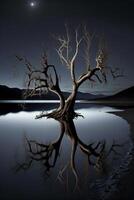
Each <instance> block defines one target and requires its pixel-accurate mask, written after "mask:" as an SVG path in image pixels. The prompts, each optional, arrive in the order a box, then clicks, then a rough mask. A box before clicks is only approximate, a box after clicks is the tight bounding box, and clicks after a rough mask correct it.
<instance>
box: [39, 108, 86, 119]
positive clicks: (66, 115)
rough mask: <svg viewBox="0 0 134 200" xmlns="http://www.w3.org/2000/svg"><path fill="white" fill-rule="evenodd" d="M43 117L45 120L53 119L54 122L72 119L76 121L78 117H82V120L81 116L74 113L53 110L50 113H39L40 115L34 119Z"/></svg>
mask: <svg viewBox="0 0 134 200" xmlns="http://www.w3.org/2000/svg"><path fill="white" fill-rule="evenodd" d="M43 117H46V118H53V119H56V120H66V121H69V120H72V119H77V118H78V117H82V118H84V116H83V115H81V114H80V113H76V112H74V111H72V112H63V110H54V111H53V112H51V113H41V114H40V115H37V116H36V119H41V118H43Z"/></svg>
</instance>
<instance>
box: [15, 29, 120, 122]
mask: <svg viewBox="0 0 134 200" xmlns="http://www.w3.org/2000/svg"><path fill="white" fill-rule="evenodd" d="M93 37H94V35H93V34H90V33H89V32H88V30H87V28H86V27H84V28H82V30H80V28H78V29H76V30H75V33H74V37H70V34H69V31H68V28H67V26H66V35H65V36H63V37H58V38H57V41H58V44H59V46H58V48H57V49H56V51H57V53H58V56H59V58H60V60H61V62H62V64H64V65H65V66H66V67H67V68H68V70H69V72H70V76H71V80H72V92H71V94H70V95H69V96H68V98H67V99H65V97H64V95H63V93H62V91H61V89H60V83H59V82H60V81H59V80H60V78H59V76H58V73H57V70H56V67H55V65H53V64H49V60H48V57H47V55H46V53H43V55H42V57H41V67H40V69H34V68H33V66H32V64H31V63H30V62H29V61H28V60H27V59H26V58H21V57H18V56H16V58H17V59H18V60H19V61H24V63H25V65H26V67H27V90H26V93H25V98H27V97H29V96H33V95H35V94H36V95H37V94H43V93H45V92H48V91H50V92H53V93H55V94H56V95H58V97H59V99H60V105H59V107H58V108H57V109H56V110H54V111H53V112H52V113H49V114H43V115H40V117H43V116H47V117H53V118H55V119H73V118H74V117H77V116H78V114H77V113H75V111H74V105H75V100H76V95H77V92H78V89H79V87H80V86H81V85H82V84H83V83H84V82H85V81H87V80H89V82H91V83H92V82H97V81H98V82H99V83H103V82H105V83H107V75H108V74H109V72H110V74H111V76H112V77H113V79H115V78H118V77H122V75H121V74H119V68H115V69H112V68H111V67H108V66H107V58H108V52H107V48H106V44H105V40H104V39H103V38H102V39H100V41H101V42H100V45H99V48H98V51H97V53H96V58H95V62H96V65H95V66H94V65H92V64H91V43H92V40H93ZM80 51H83V52H84V60H85V61H84V63H83V69H84V71H85V72H83V73H82V74H81V75H80V76H79V77H77V76H76V70H77V64H76V63H77V62H76V61H77V59H78V58H80V59H81V56H82V55H81V53H80Z"/></svg>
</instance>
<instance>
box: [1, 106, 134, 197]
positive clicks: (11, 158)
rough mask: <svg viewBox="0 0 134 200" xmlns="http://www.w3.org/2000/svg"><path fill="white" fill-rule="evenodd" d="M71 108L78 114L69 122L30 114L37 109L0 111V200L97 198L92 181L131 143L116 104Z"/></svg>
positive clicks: (113, 166)
mask: <svg viewBox="0 0 134 200" xmlns="http://www.w3.org/2000/svg"><path fill="white" fill-rule="evenodd" d="M77 107H78V108H77V112H78V113H81V114H82V115H83V117H79V118H78V119H75V120H74V121H72V122H69V123H66V122H59V121H56V120H53V119H46V118H42V119H35V117H36V115H38V114H39V113H40V112H39V111H33V112H25V111H21V112H18V113H8V114H6V115H1V116H0V158H1V164H0V199H1V200H9V199H24V200H29V199H39V200H43V199H47V200H52V199H81V198H83V199H85V200H86V199H95V198H96V199H99V198H100V196H99V195H100V191H99V190H98V189H97V187H96V183H97V182H99V184H100V185H104V183H106V182H107V181H108V179H109V178H110V177H111V176H112V174H113V173H114V172H115V170H118V168H119V167H120V165H121V164H122V163H123V162H124V158H125V156H127V154H128V152H129V151H130V148H131V146H132V145H133V143H132V141H131V137H130V127H129V124H128V123H127V121H125V120H124V119H122V118H121V117H118V116H116V115H115V114H114V113H113V112H115V113H116V111H119V110H118V109H114V108H111V107H105V106H97V107H96V106H93V105H92V106H90V107H89V106H86V107H85V108H84V107H83V106H80V105H79V106H77ZM110 112H112V113H110ZM46 149H47V150H46ZM87 150H90V156H89V154H87ZM46 151H48V154H47V156H46ZM55 153H56V154H57V157H56V159H55ZM88 153H89V152H88ZM96 153H97V154H96ZM98 154H99V156H98ZM48 157H49V162H47V161H48ZM46 160H47V161H46ZM94 191H95V192H94ZM91 197H92V198H91Z"/></svg>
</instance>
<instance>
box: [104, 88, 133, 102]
mask: <svg viewBox="0 0 134 200" xmlns="http://www.w3.org/2000/svg"><path fill="white" fill-rule="evenodd" d="M103 100H112V101H126V100H127V101H134V86H133V87H130V88H127V89H125V90H123V91H121V92H118V93H116V94H115V95H112V96H108V97H105V98H103Z"/></svg>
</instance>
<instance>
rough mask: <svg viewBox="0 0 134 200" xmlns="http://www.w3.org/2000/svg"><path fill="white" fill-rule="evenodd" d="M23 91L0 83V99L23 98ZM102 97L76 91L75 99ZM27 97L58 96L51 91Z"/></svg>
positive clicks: (38, 98)
mask: <svg viewBox="0 0 134 200" xmlns="http://www.w3.org/2000/svg"><path fill="white" fill-rule="evenodd" d="M24 92H25V90H24V89H18V88H9V87H7V86H5V85H0V100H21V99H23V97H22V96H23V95H22V94H23V93H24ZM69 94H70V93H69V92H63V95H64V96H65V97H68V96H69ZM101 97H103V95H93V94H90V93H82V92H78V93H77V99H79V100H88V99H98V98H101ZM29 99H32V100H58V97H57V95H56V94H54V93H52V92H48V93H47V94H45V95H41V96H39V95H38V94H37V95H35V96H34V97H31V98H29Z"/></svg>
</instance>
